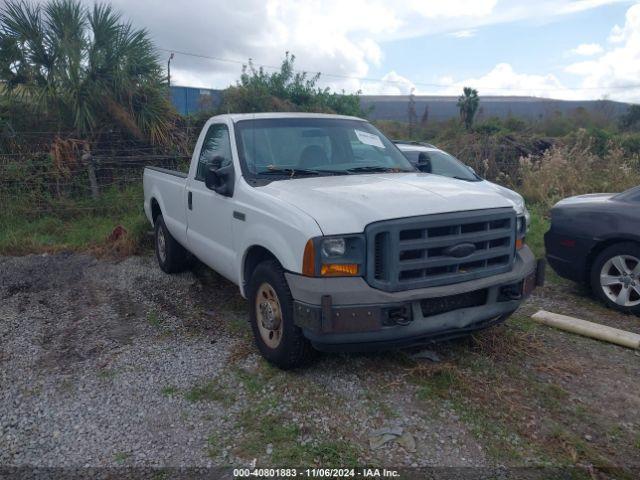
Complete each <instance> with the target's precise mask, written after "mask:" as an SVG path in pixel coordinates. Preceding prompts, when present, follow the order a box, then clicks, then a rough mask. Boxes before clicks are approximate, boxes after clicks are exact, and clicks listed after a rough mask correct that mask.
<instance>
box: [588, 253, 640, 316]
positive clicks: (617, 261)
mask: <svg viewBox="0 0 640 480" xmlns="http://www.w3.org/2000/svg"><path fill="white" fill-rule="evenodd" d="M591 288H592V290H593V291H594V292H595V294H596V295H597V296H598V297H599V298H600V299H601V300H602V301H603V302H605V303H606V304H607V305H608V306H609V307H611V308H615V309H616V310H620V311H622V312H627V313H635V314H640V245H638V244H636V243H631V242H625V243H618V244H615V245H612V246H610V247H608V248H606V249H604V250H603V251H602V252H601V253H600V254H599V255H598V256H597V257H596V259H595V261H594V262H593V266H592V268H591Z"/></svg>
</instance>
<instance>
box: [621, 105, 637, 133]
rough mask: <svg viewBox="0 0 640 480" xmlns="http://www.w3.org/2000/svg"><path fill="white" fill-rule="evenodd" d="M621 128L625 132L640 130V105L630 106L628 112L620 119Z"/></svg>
mask: <svg viewBox="0 0 640 480" xmlns="http://www.w3.org/2000/svg"><path fill="white" fill-rule="evenodd" d="M620 127H621V128H622V129H624V130H636V129H640V105H629V108H628V109H627V112H626V113H625V114H624V115H622V116H621V117H620Z"/></svg>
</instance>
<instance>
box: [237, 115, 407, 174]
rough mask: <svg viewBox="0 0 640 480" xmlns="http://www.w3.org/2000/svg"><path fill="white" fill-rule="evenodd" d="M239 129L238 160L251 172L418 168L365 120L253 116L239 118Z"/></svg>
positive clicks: (362, 171)
mask: <svg viewBox="0 0 640 480" xmlns="http://www.w3.org/2000/svg"><path fill="white" fill-rule="evenodd" d="M235 130H236V142H237V144H238V154H239V157H240V164H241V166H242V168H243V171H245V169H246V172H245V174H248V175H249V176H260V175H262V174H269V173H270V171H272V172H273V171H277V170H282V169H292V170H295V169H299V170H313V171H314V172H315V173H316V174H324V173H323V172H327V173H326V174H335V173H336V172H344V173H345V174H347V173H350V174H356V173H366V172H367V171H371V169H374V170H375V169H382V171H384V170H385V169H388V170H390V171H407V172H411V171H414V169H413V167H412V166H411V164H410V163H409V162H408V161H407V159H406V158H405V157H404V156H403V155H402V154H401V152H400V151H399V150H398V149H397V148H396V147H395V145H393V144H392V143H391V142H390V141H389V140H388V139H387V138H386V137H384V135H382V133H380V132H379V131H378V130H376V129H375V127H373V126H372V125H371V124H369V123H367V122H364V121H361V120H350V119H332V118H279V119H275V118H274V119H255V120H253V119H252V120H241V121H239V122H237V123H236V127H235ZM362 169H364V170H362Z"/></svg>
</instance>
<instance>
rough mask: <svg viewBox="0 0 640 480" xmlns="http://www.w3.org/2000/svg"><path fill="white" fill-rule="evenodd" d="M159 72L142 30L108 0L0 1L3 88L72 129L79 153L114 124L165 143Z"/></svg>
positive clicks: (168, 128)
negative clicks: (103, 0)
mask: <svg viewBox="0 0 640 480" xmlns="http://www.w3.org/2000/svg"><path fill="white" fill-rule="evenodd" d="M165 80H166V78H165V76H164V74H163V71H162V67H161V66H160V64H159V62H158V61H157V58H156V55H155V52H154V48H153V45H152V43H151V40H150V39H149V35H148V34H147V32H146V31H145V30H139V29H135V28H133V27H132V25H131V24H130V23H127V22H125V21H123V20H122V18H121V17H120V15H119V14H118V13H117V12H115V11H114V10H113V9H112V8H111V6H109V5H107V4H96V5H94V6H93V7H92V8H90V9H88V8H85V7H84V6H83V5H82V4H81V3H80V1H79V0H49V1H48V3H43V4H35V5H34V4H30V3H27V2H25V1H21V0H8V2H7V3H6V4H5V5H4V7H2V9H0V81H2V82H3V83H4V85H5V87H6V91H5V92H4V93H3V95H7V96H10V97H11V98H13V99H16V100H18V101H21V102H24V104H26V105H29V107H30V108H32V109H33V111H34V113H36V114H37V115H41V116H42V117H43V118H48V119H52V120H53V121H54V124H55V125H56V129H57V130H58V131H60V132H72V134H73V135H74V136H75V138H76V139H77V140H79V141H80V142H81V143H82V144H83V147H82V148H83V152H84V153H83V157H84V158H90V147H91V144H92V143H93V142H94V141H95V139H96V137H97V136H98V135H99V134H100V132H102V131H105V130H109V129H113V128H114V127H116V128H119V129H121V130H123V131H124V132H127V133H128V134H130V135H132V136H134V137H135V138H136V139H138V140H145V141H146V140H149V141H151V142H152V143H154V144H169V143H170V141H171V133H172V128H173V120H174V119H175V114H174V110H173V108H172V107H171V104H170V103H169V100H168V97H167V88H166V83H165ZM90 173H91V172H90Z"/></svg>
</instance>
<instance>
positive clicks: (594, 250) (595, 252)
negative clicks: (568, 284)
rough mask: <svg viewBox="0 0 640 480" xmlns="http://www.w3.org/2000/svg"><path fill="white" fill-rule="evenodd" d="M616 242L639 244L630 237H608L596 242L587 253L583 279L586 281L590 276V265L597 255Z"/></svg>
mask: <svg viewBox="0 0 640 480" xmlns="http://www.w3.org/2000/svg"><path fill="white" fill-rule="evenodd" d="M617 243H636V244H639V242H638V241H636V240H633V239H630V238H609V239H607V240H603V241H602V242H599V243H597V244H596V245H595V246H594V247H593V248H592V249H591V251H590V252H589V255H587V264H586V268H585V277H586V278H585V280H586V281H587V282H588V281H589V278H590V276H591V267H592V266H593V262H594V261H595V260H596V258H597V257H598V255H600V253H601V252H602V251H603V250H604V249H605V248H609V247H610V246H612V245H615V244H617Z"/></svg>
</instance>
